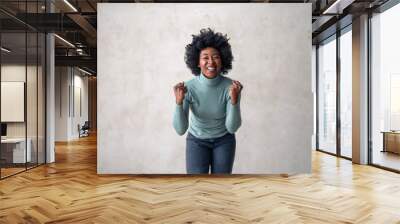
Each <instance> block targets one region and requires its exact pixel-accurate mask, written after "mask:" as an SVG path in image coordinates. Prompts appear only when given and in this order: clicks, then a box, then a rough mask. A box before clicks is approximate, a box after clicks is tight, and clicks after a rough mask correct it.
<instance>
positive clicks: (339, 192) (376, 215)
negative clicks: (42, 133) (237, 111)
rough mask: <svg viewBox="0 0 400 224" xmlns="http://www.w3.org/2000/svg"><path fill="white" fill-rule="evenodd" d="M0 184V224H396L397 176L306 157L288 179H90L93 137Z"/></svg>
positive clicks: (60, 147)
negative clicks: (302, 171)
mask: <svg viewBox="0 0 400 224" xmlns="http://www.w3.org/2000/svg"><path fill="white" fill-rule="evenodd" d="M56 158H57V161H56V163H55V164H50V165H46V166H41V167H39V168H36V169H33V170H29V171H28V172H25V173H22V174H19V175H16V176H13V177H10V178H8V179H5V180H2V181H0V223H373V224H376V223H385V224H386V223H400V175H399V174H395V173H391V172H387V171H384V170H380V169H377V168H374V167H369V166H359V165H352V164H351V162H350V161H347V160H343V159H338V158H335V157H333V156H330V155H326V154H323V153H319V152H314V153H313V173H312V174H310V175H294V176H268V175H265V176H257V175H254V176H250V175H239V176H236V175H235V176H232V177H204V176H197V177H185V176H129V175H114V176H98V175H97V174H96V139H95V137H89V138H84V139H82V140H80V141H75V142H70V143H63V144H57V147H56Z"/></svg>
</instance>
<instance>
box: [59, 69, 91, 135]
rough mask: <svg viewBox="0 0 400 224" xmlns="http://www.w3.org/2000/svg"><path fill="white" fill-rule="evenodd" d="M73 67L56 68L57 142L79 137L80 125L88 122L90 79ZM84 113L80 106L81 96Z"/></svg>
mask: <svg viewBox="0 0 400 224" xmlns="http://www.w3.org/2000/svg"><path fill="white" fill-rule="evenodd" d="M83 75H84V74H83V73H82V72H80V71H79V70H77V69H76V68H72V67H56V80H55V123H56V127H55V133H56V134H55V140H56V141H69V140H73V139H77V138H78V137H79V135H78V134H79V133H78V124H80V125H83V123H84V122H85V121H87V120H88V78H87V76H83ZM78 90H80V94H81V97H80V100H81V105H82V108H81V109H82V113H79V110H78V108H77V107H76V105H77V104H78V105H79V102H78V100H79V98H78V97H77V96H78V95H79V93H78Z"/></svg>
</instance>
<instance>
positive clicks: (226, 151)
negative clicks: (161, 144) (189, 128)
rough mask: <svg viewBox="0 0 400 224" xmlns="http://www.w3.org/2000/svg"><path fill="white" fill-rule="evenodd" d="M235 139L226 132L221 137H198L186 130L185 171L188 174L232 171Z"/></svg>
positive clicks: (227, 172)
mask: <svg viewBox="0 0 400 224" xmlns="http://www.w3.org/2000/svg"><path fill="white" fill-rule="evenodd" d="M235 149H236V139H235V135H234V134H230V133H227V134H225V135H224V136H222V137H218V138H208V139H199V138H196V137H195V136H193V135H192V134H190V133H189V132H188V135H187V137H186V171H187V173H188V174H208V173H209V170H210V166H211V173H215V174H230V173H232V167H233V161H234V160H235Z"/></svg>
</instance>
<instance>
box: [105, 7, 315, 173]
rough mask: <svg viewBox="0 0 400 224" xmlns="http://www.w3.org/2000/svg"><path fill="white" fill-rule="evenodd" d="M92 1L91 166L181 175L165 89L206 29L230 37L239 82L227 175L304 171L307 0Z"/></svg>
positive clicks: (181, 144) (308, 101) (307, 152)
mask: <svg viewBox="0 0 400 224" xmlns="http://www.w3.org/2000/svg"><path fill="white" fill-rule="evenodd" d="M98 6H99V7H98V9H99V10H98V154H97V160H98V165H97V170H98V173H102V174H106V173H107V174H108V173H114V174H121V173H130V174H158V173H160V174H171V173H185V137H186V134H185V135H184V136H178V135H177V134H176V133H175V130H174V129H173V127H172V116H173V111H174V108H175V105H174V104H175V99H174V95H173V91H172V87H173V85H174V84H176V83H177V82H180V81H184V80H189V79H191V78H192V75H191V73H190V71H189V70H188V69H187V68H186V66H185V63H184V60H183V57H184V49H185V46H186V44H188V43H190V41H191V38H192V37H191V34H197V33H198V32H199V30H200V29H201V28H207V27H211V28H213V29H215V30H216V31H218V32H222V33H226V34H228V36H229V37H230V39H231V40H230V43H231V45H232V50H233V54H234V57H235V61H234V63H233V70H232V71H231V72H230V73H229V75H228V76H229V77H231V78H233V79H236V80H239V81H241V82H242V83H243V85H244V87H245V88H244V91H243V92H242V101H241V110H242V127H241V128H240V129H239V131H238V132H237V133H236V138H237V151H236V160H235V164H234V169H233V173H241V174H245V173H247V174H270V173H304V172H310V171H311V135H312V124H313V121H312V117H313V99H312V93H311V4H263V3H258V4H220V3H217V4H147V3H145V4H107V3H105V4H98Z"/></svg>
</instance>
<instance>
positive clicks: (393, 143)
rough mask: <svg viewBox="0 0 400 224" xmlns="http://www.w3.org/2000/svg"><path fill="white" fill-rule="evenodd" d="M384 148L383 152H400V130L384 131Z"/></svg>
mask: <svg viewBox="0 0 400 224" xmlns="http://www.w3.org/2000/svg"><path fill="white" fill-rule="evenodd" d="M382 133H383V150H382V152H393V153H397V154H400V132H397V131H382Z"/></svg>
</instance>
